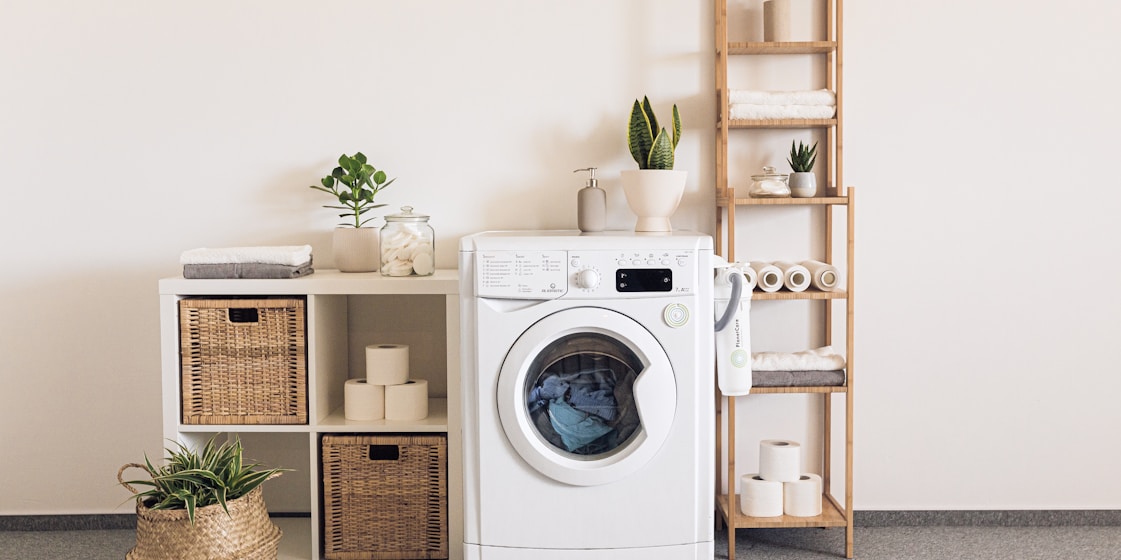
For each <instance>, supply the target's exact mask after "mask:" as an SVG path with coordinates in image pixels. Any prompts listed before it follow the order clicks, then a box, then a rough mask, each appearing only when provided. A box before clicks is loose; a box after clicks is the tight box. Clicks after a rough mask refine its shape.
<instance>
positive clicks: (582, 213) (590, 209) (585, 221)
mask: <svg viewBox="0 0 1121 560" xmlns="http://www.w3.org/2000/svg"><path fill="white" fill-rule="evenodd" d="M581 171H588V172H589V173H590V175H589V177H588V182H587V183H586V185H585V186H584V188H582V189H580V192H578V193H577V195H576V225H577V227H579V228H580V231H584V232H592V231H603V230H604V228H606V227H607V193H606V192H604V190H603V189H601V188H599V184H598V182H597V181H596V168H595V167H586V168H584V169H577V170H575V171H573V173H579V172H581Z"/></svg>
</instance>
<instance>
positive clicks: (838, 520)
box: [716, 493, 847, 529]
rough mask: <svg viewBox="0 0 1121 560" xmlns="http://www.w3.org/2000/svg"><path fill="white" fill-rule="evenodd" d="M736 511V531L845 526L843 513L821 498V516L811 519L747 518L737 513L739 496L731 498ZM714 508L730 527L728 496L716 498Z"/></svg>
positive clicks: (783, 516)
mask: <svg viewBox="0 0 1121 560" xmlns="http://www.w3.org/2000/svg"><path fill="white" fill-rule="evenodd" d="M733 500H734V503H735V507H736V508H737V510H736V512H735V513H736V522H735V528H736V529H761V528H774V527H844V526H846V524H847V521H846V520H845V512H843V511H841V509H840V508H838V507H837V505H836V504H835V503H834V502H833V500H831V499H829V496H822V499H821V515H815V516H813V517H794V516H793V515H780V516H778V517H748V516H746V515H744V514H743V513H741V512H740V511H739V509H738V508H739V503H740V496H739V494H736V495H735V496H734V497H733ZM716 507H717V510H718V511H719V512H720V515H722V516H724V523H725V524H727V525H728V526H731V525H732V523H730V522H729V520H728V495H727V494H724V493H721V494H717V496H716Z"/></svg>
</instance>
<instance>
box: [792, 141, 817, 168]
mask: <svg viewBox="0 0 1121 560" xmlns="http://www.w3.org/2000/svg"><path fill="white" fill-rule="evenodd" d="M815 161H817V142H814V145H813V147H807V146H806V145H805V144H803V143H802V141H801V140H799V141H798V147H797V148H795V147H794V141H793V140H791V141H790V157H789V158H787V159H786V163H789V164H790V169H792V170H794V172H795V173H805V172H809V171H813V168H814V162H815Z"/></svg>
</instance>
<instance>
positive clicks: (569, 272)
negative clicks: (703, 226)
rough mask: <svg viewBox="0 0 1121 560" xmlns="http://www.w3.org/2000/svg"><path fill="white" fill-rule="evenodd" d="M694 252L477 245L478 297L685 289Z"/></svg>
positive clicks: (692, 275) (692, 284) (690, 282)
mask: <svg viewBox="0 0 1121 560" xmlns="http://www.w3.org/2000/svg"><path fill="white" fill-rule="evenodd" d="M697 259H698V256H697V254H696V252H693V251H686V250H657V251H650V250H643V251H618V250H581V251H573V250H570V251H559V250H553V251H479V252H478V253H477V260H476V265H477V268H476V286H477V289H478V295H479V297H486V298H506V299H558V298H562V297H563V298H569V299H597V298H607V297H611V298H630V297H651V296H675V295H690V294H693V293H695V292H696V290H697V282H698V280H699V278H698V270H697V267H698V261H697Z"/></svg>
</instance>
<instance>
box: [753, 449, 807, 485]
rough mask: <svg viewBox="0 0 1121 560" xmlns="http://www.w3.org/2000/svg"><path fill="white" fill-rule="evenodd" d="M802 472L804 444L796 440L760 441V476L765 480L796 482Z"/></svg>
mask: <svg viewBox="0 0 1121 560" xmlns="http://www.w3.org/2000/svg"><path fill="white" fill-rule="evenodd" d="M801 474H802V446H801V445H799V444H798V442H796V441H789V440H783V439H766V440H763V441H761V442H759V476H762V477H763V480H771V481H775V482H794V481H795V480H798V477H799V476H801Z"/></svg>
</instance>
